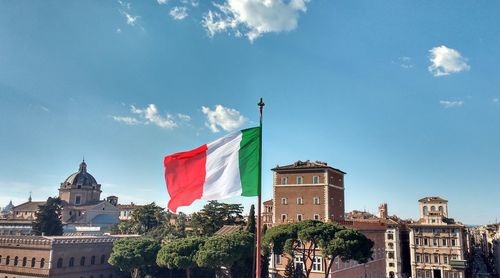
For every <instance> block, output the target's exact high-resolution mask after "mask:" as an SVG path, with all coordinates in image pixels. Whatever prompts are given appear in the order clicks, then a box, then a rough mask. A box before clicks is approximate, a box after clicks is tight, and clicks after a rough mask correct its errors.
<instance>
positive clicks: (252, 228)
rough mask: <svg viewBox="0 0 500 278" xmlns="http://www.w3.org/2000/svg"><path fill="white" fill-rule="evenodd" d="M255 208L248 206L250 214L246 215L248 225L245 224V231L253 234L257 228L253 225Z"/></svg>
mask: <svg viewBox="0 0 500 278" xmlns="http://www.w3.org/2000/svg"><path fill="white" fill-rule="evenodd" d="M255 222H256V221H255V206H254V205H252V206H250V214H249V215H248V223H247V231H248V232H250V233H252V234H255V231H257V226H256V224H255Z"/></svg>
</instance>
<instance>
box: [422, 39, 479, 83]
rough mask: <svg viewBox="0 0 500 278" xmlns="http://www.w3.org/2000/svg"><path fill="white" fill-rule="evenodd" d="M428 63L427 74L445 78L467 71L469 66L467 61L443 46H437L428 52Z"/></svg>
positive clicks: (456, 52) (454, 51)
mask: <svg viewBox="0 0 500 278" xmlns="http://www.w3.org/2000/svg"><path fill="white" fill-rule="evenodd" d="M429 52H430V53H431V54H430V59H429V60H430V62H431V65H430V66H429V68H428V69H429V72H430V73H432V74H433V75H434V76H436V77H438V76H445V75H450V74H452V73H457V72H461V71H467V70H469V69H470V66H469V65H468V64H467V59H466V58H464V57H463V56H462V54H460V52H458V51H457V50H455V49H453V48H448V47H446V46H444V45H441V46H437V47H434V48H432V49H431V50H429Z"/></svg>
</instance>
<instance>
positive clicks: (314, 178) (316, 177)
mask: <svg viewBox="0 0 500 278" xmlns="http://www.w3.org/2000/svg"><path fill="white" fill-rule="evenodd" d="M318 183H319V176H313V184H318Z"/></svg>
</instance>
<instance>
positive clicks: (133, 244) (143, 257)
mask: <svg viewBox="0 0 500 278" xmlns="http://www.w3.org/2000/svg"><path fill="white" fill-rule="evenodd" d="M158 250H160V244H159V243H158V242H156V241H155V240H153V239H148V238H124V239H120V240H117V241H115V242H114V244H113V250H112V252H111V256H110V257H109V260H108V262H109V264H111V265H114V266H116V267H118V268H119V269H120V270H121V271H126V272H129V273H130V274H131V276H132V277H134V278H135V277H142V276H141V275H142V274H141V273H142V272H147V270H148V268H150V267H154V266H156V255H157V253H158Z"/></svg>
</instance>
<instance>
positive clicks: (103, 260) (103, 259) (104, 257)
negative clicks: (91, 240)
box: [101, 255, 106, 264]
mask: <svg viewBox="0 0 500 278" xmlns="http://www.w3.org/2000/svg"><path fill="white" fill-rule="evenodd" d="M105 262H106V255H102V256H101V264H104V263H105Z"/></svg>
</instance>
